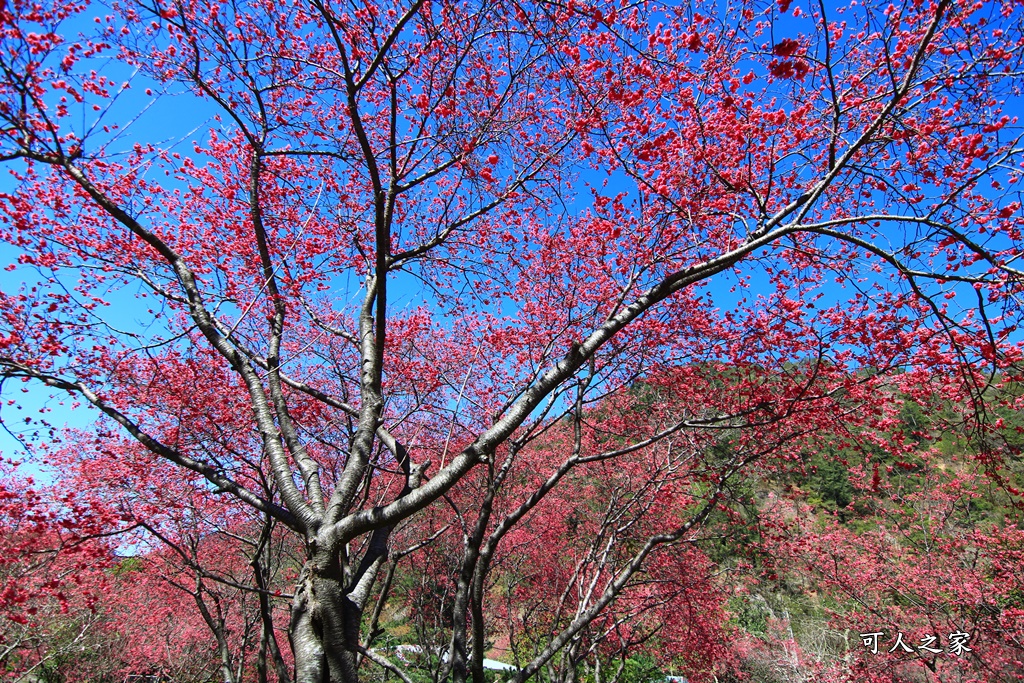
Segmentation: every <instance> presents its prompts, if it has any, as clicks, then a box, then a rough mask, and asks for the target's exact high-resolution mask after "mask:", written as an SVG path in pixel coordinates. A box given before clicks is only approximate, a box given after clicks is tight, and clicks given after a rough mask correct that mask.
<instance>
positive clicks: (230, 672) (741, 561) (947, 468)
mask: <svg viewBox="0 0 1024 683" xmlns="http://www.w3.org/2000/svg"><path fill="white" fill-rule="evenodd" d="M706 370H707V369H705V371H706ZM716 371H717V372H718V378H717V379H716V380H715V381H716V382H718V383H719V384H721V385H722V386H723V388H724V386H725V385H726V384H727V380H726V379H723V378H725V377H727V376H728V375H729V374H730V372H729V370H728V369H723V368H717V369H716ZM750 373H751V370H749V369H748V370H745V371H744V372H743V373H740V374H742V375H744V376H749V374H750ZM684 374H685V375H686V376H687V382H688V383H689V385H690V386H692V384H693V382H694V381H695V378H696V377H698V376H701V375H702V374H703V375H704V376H709V375H707V374H706V372H704V373H701V372H695V371H694V370H693V369H690V370H687V371H684ZM862 379H863V378H862ZM679 386H681V385H680V384H679V377H677V376H672V377H666V378H664V379H663V380H662V381H661V382H645V383H643V384H637V385H635V386H634V387H633V388H632V390H631V391H630V392H629V396H630V398H629V400H628V401H620V402H607V403H605V404H601V405H598V406H595V407H594V408H593V409H592V410H591V411H589V412H588V414H587V417H586V419H584V420H583V421H582V423H581V424H580V425H576V426H575V427H572V426H570V425H568V424H560V423H557V422H555V423H552V424H551V425H549V428H548V430H547V432H546V436H545V438H544V439H543V440H541V441H540V442H538V443H537V444H536V445H534V446H533V447H532V449H531V453H530V454H529V456H527V457H529V458H535V459H537V461H538V468H539V466H540V464H541V463H542V462H544V461H550V460H551V459H553V458H557V457H558V456H559V453H562V452H564V451H565V450H566V449H572V448H574V447H575V448H580V449H582V448H586V449H587V452H590V450H591V449H603V450H602V453H608V452H613V451H614V450H615V445H616V444H619V443H629V430H630V429H632V428H635V427H636V421H639V420H648V421H649V420H659V419H664V417H665V416H666V415H668V414H670V413H672V412H673V411H679V410H683V409H684V408H683V407H682V406H683V405H685V403H683V402H681V401H680V400H679V399H680V397H678V396H674V393H675V392H674V388H675V387H679ZM1018 393H1019V392H1018V391H1017V389H1016V385H1015V384H1012V383H1008V384H1006V385H1005V386H1002V387H1000V388H993V389H991V390H990V395H989V396H987V397H986V398H987V402H986V405H987V407H988V408H989V409H991V410H993V411H994V412H993V413H992V414H991V415H989V416H988V420H989V421H988V423H987V425H988V426H987V428H985V430H984V431H980V429H979V427H980V425H979V423H977V422H975V421H973V420H971V421H967V420H965V417H966V416H965V415H964V413H963V406H958V405H951V404H949V403H948V402H945V401H943V400H942V399H941V397H938V396H932V399H933V400H932V401H930V402H914V401H912V400H910V399H909V397H906V396H902V395H899V396H894V397H893V401H892V402H891V405H893V406H896V408H894V409H893V410H891V411H889V412H882V413H879V414H876V415H874V416H872V417H871V418H870V419H867V420H866V421H865V422H864V424H862V425H861V426H860V427H859V428H857V429H856V430H852V431H850V430H847V431H843V432H837V431H828V430H826V429H824V428H822V429H818V430H816V431H813V432H811V433H809V434H807V435H806V436H801V437H800V438H798V439H795V440H792V441H790V442H788V443H787V444H786V445H785V446H784V447H779V446H778V445H776V448H775V449H773V450H771V451H765V452H762V453H759V454H758V455H757V460H755V461H753V462H751V463H750V466H755V467H756V472H757V474H756V476H748V477H746V478H744V479H743V480H741V481H737V482H736V483H735V485H729V486H728V491H727V494H726V495H724V496H723V497H722V498H721V499H720V501H719V505H718V506H717V507H716V509H715V510H714V511H713V512H712V513H711V514H710V515H708V517H707V518H706V519H705V520H704V522H703V524H702V527H701V529H700V530H699V532H697V533H695V534H694V535H693V536H692V537H690V538H689V539H688V540H687V542H686V543H685V544H683V545H677V546H673V547H670V548H666V549H665V550H664V551H661V552H659V553H657V554H655V555H654V556H653V557H652V558H651V560H650V561H649V562H648V563H647V565H646V566H645V568H644V570H643V571H642V572H639V573H638V574H637V575H636V576H635V577H634V578H632V579H631V580H630V582H629V585H628V586H627V587H626V588H625V590H624V591H623V592H622V594H621V596H620V597H619V598H618V600H616V601H615V602H614V603H613V604H612V605H611V606H610V607H609V608H608V609H607V610H606V611H605V612H604V613H603V614H602V616H601V617H600V618H599V619H596V620H594V621H593V622H592V623H591V624H590V626H589V627H588V629H586V631H585V634H584V637H582V638H580V639H579V640H577V641H576V642H574V644H573V647H571V648H570V649H568V650H567V651H566V652H564V653H563V654H562V655H561V656H559V657H557V658H556V659H554V660H553V661H552V662H551V663H550V664H549V665H548V666H545V667H543V668H542V669H540V670H539V671H538V672H537V674H536V675H537V676H538V678H539V679H540V680H545V681H549V680H550V681H559V682H564V681H580V682H583V681H586V682H587V683H614V682H621V683H637V682H638V681H656V680H660V679H661V678H663V677H664V676H665V675H676V676H683V677H685V678H687V679H688V680H691V681H695V682H696V681H715V680H717V681H753V682H763V683H776V682H778V683H783V682H786V683H788V682H793V681H811V680H817V681H854V680H856V681H893V680H895V681H908V682H909V681H930V680H939V681H992V682H994V681H1009V680H1017V679H1019V677H1020V675H1021V671H1022V670H1024V669H1022V667H1021V661H1022V657H1024V648H1022V642H1024V641H1022V638H1024V602H1022V596H1024V573H1022V571H1021V568H1022V567H1024V530H1022V529H1021V528H1020V527H1019V524H1020V520H1021V512H1022V510H1021V505H1022V502H1024V497H1022V495H1021V490H1020V485H1021V475H1022V473H1024V464H1022V462H1021V455H1020V448H1019V446H1020V444H1021V443H1022V442H1024V433H1022V429H1021V424H1022V423H1024V420H1022V418H1020V417H1019V415H1018V412H1017V410H1016V408H1015V403H1016V401H1017V394H1018ZM919 397H920V395H919ZM847 407H849V408H853V407H855V406H854V404H852V403H848V404H847ZM967 425H974V427H975V429H973V430H966V429H965V427H966V426H967ZM574 429H575V430H576V431H578V432H579V431H585V432H586V434H585V435H583V434H580V433H577V434H574V433H573V431H574ZM71 436H73V437H74V440H73V441H72V442H71V443H70V444H69V445H68V446H66V447H63V448H57V449H56V450H54V452H53V453H52V454H51V460H50V462H51V465H52V466H54V467H55V468H56V469H55V470H54V476H55V478H57V480H58V486H56V487H40V486H38V485H35V486H33V484H32V483H31V482H27V481H25V480H24V479H20V478H19V477H18V475H17V472H16V470H14V469H13V468H10V467H8V468H7V470H5V479H4V482H5V483H4V497H3V500H4V503H3V505H4V507H3V509H2V514H3V516H2V520H3V524H4V533H3V539H4V540H3V543H4V549H5V552H4V558H5V559H4V564H3V578H4V592H3V593H2V596H3V602H2V604H3V607H4V612H3V622H2V626H3V631H2V633H0V639H2V641H0V642H2V643H3V645H4V652H3V664H4V667H5V669H6V671H7V673H8V675H9V676H13V677H14V680H22V681H45V682H46V683H51V682H52V683H63V682H68V683H72V682H78V681H82V682H85V681H91V682H95V683H99V682H101V681H122V680H143V679H134V678H132V677H133V676H146V675H149V676H156V677H157V678H158V679H159V677H161V676H163V677H165V678H166V679H167V680H173V681H180V682H182V683H184V682H189V683H191V682H196V683H198V682H199V681H207V680H225V678H224V677H229V679H227V680H232V681H238V682H239V683H241V682H242V681H257V680H258V681H264V680H286V679H288V677H289V676H290V670H291V666H292V663H291V661H290V654H289V652H288V648H287V645H286V643H287V624H288V607H287V604H288V602H289V601H290V600H291V599H292V596H291V595H289V594H288V590H289V588H288V587H289V585H291V584H292V583H293V582H294V580H295V578H296V576H297V574H298V572H299V571H300V568H301V564H302V560H301V548H296V547H294V546H293V545H291V544H290V543H289V542H288V541H287V538H286V537H284V536H282V535H281V534H280V533H278V532H277V531H276V530H275V529H274V525H273V524H268V523H267V521H266V520H262V521H261V520H259V519H254V518H248V519H247V518H238V517H233V516H232V515H231V514H230V511H229V509H227V508H225V507H218V506H216V505H213V506H211V505H210V504H209V502H208V501H207V500H206V499H205V498H204V497H202V496H198V495H195V493H194V489H193V488H192V487H193V486H194V484H192V485H190V484H189V482H188V481H186V480H181V478H180V477H176V474H177V473H176V471H175V470H174V469H173V468H163V469H161V468H159V467H157V466H156V465H155V463H154V462H153V461H152V458H151V457H150V456H147V455H145V454H144V453H142V452H137V453H136V456H137V457H139V458H140V461H139V463H138V466H140V467H147V468H149V469H150V470H151V472H150V474H151V481H152V486H151V487H149V488H146V489H142V490H139V489H128V488H126V487H125V486H124V485H123V481H124V479H123V478H122V477H121V475H120V474H119V472H117V471H116V470H115V471H104V470H103V468H102V463H103V462H104V460H103V459H102V457H100V453H99V450H101V449H99V448H98V444H99V442H98V441H97V442H94V444H93V446H92V447H91V449H94V450H97V454H96V455H97V457H96V458H95V459H93V458H90V457H84V458H83V452H82V448H83V445H84V446H85V448H86V449H87V450H88V449H90V447H89V446H88V445H85V444H84V439H85V435H84V434H76V435H69V437H71ZM690 437H691V435H688V434H687V433H686V431H685V430H682V431H680V432H679V433H678V434H676V435H675V436H674V437H673V439H672V441H671V442H670V443H659V444H658V445H657V446H650V447H647V448H644V449H640V450H637V451H635V452H633V453H632V454H631V455H630V461H629V462H628V464H625V465H624V463H623V462H621V461H619V462H617V464H616V467H614V468H611V467H608V466H607V463H606V461H605V460H603V459H599V458H595V459H594V460H593V461H592V462H588V463H586V464H585V466H584V467H582V468H581V469H580V470H579V471H577V472H575V473H573V475H572V478H571V480H570V481H567V482H565V483H564V484H563V485H562V486H561V487H560V488H559V493H558V495H555V496H550V497H548V498H547V499H546V500H545V501H544V504H543V505H539V506H537V508H535V509H533V510H532V511H531V512H530V515H529V519H528V520H526V522H525V523H524V524H522V525H520V526H519V527H518V528H517V529H516V530H515V531H514V532H513V533H510V534H509V536H508V537H507V538H506V539H505V540H504V544H503V547H502V548H501V550H499V551H496V552H495V554H494V557H493V559H492V567H493V568H492V570H491V572H490V574H489V575H488V577H487V583H486V586H485V587H484V591H483V596H482V597H483V604H482V605H481V607H482V609H486V610H487V612H488V614H489V616H490V618H491V620H490V622H489V623H490V624H491V627H490V628H489V629H488V631H486V632H485V633H484V634H483V637H484V638H485V639H486V640H487V648H488V653H487V654H488V656H489V657H490V658H492V659H493V660H496V661H500V662H503V663H505V664H509V665H513V666H516V665H522V663H524V662H528V661H530V660H531V659H532V658H533V657H534V656H535V655H536V652H537V651H538V650H539V649H541V648H543V647H544V646H546V645H547V644H548V642H549V639H550V634H551V633H552V632H557V631H558V630H559V628H561V627H562V624H564V623H565V622H567V621H571V620H572V619H573V618H574V617H575V616H576V615H577V614H578V612H579V611H580V610H582V609H585V608H586V607H587V605H588V600H593V599H594V595H593V594H594V590H595V589H594V587H595V585H598V584H599V582H600V581H603V580H605V578H606V576H607V575H608V573H609V572H610V571H611V570H610V569H609V567H613V566H614V562H615V561H616V558H617V557H619V556H623V555H628V554H630V553H632V552H635V548H636V544H637V543H640V542H642V539H643V538H645V536H647V535H648V534H649V533H650V532H651V530H656V529H657V528H659V527H663V526H664V518H665V517H666V516H669V517H671V516H685V515H686V514H687V508H688V507H689V506H691V505H693V502H692V501H695V500H699V497H700V495H701V490H702V489H704V488H705V487H706V486H707V484H706V481H707V480H708V477H709V472H710V471H711V470H712V469H713V468H715V467H722V466H726V465H725V464H726V463H732V462H734V461H735V455H736V453H737V452H738V449H744V448H749V445H743V444H742V443H741V442H740V441H738V440H737V438H736V437H737V435H736V434H735V433H733V431H732V430H723V431H722V432H720V433H718V434H717V435H716V436H715V438H714V440H713V441H709V442H706V443H702V444H699V445H697V444H695V443H694V442H693V441H692V439H691V438H690ZM584 443H585V444H586V446H583V444H584ZM105 447H109V445H108V446H105ZM126 447H127V448H130V444H126ZM125 455H127V454H125ZM122 460H123V458H122ZM997 463H998V464H997ZM522 476H523V477H524V479H523V480H522V481H519V482H516V485H517V486H523V487H526V488H527V489H529V488H530V487H531V486H533V485H534V484H535V482H531V481H529V475H527V474H524V475H522ZM60 477H73V478H80V481H81V480H82V479H86V478H88V479H89V485H90V486H89V488H90V489H91V490H92V491H98V492H99V495H96V496H92V497H91V498H90V502H89V503H88V504H87V505H82V504H79V502H78V501H75V500H73V499H64V500H61V499H58V498H56V497H54V492H55V491H56V490H58V489H59V483H65V484H66V483H67V482H60ZM465 495H466V496H468V497H471V496H473V495H476V494H474V493H472V492H471V493H468V494H465ZM468 504H470V503H469V502H468V501H467V500H465V499H460V498H453V499H452V500H450V501H446V503H445V504H444V505H436V506H434V507H433V508H432V509H431V511H430V512H429V514H428V515H427V516H426V517H424V518H422V520H421V521H420V522H418V523H417V524H415V525H412V524H410V525H406V526H405V527H403V528H401V529H400V530H398V532H397V533H398V538H400V539H401V544H400V546H399V547H400V548H401V549H400V550H399V551H398V552H395V553H393V554H392V555H391V557H390V560H389V564H388V567H387V570H386V576H385V578H384V580H383V581H382V583H381V586H380V589H379V590H378V591H377V592H376V593H375V595H374V596H373V597H374V607H373V619H372V621H371V622H370V623H369V624H368V627H367V631H366V632H365V633H364V635H363V638H364V639H365V641H366V642H367V643H369V644H370V646H371V648H372V649H371V650H369V651H368V652H367V653H366V656H367V657H377V658H380V659H381V661H385V660H388V661H390V660H392V659H393V660H395V661H396V662H397V663H398V664H400V665H401V666H402V671H403V674H402V675H404V676H406V677H408V678H409V679H411V680H412V681H414V682H415V683H425V682H427V681H436V680H437V677H438V675H439V674H440V673H441V672H442V671H443V668H444V664H445V658H446V654H445V653H446V652H447V651H448V648H449V647H450V642H449V640H448V638H449V635H448V634H449V633H450V620H451V604H452V601H453V600H454V597H455V593H456V587H457V583H458V580H459V563H458V561H457V560H458V557H459V554H460V550H461V546H462V543H463V538H462V534H463V533H464V529H462V527H461V524H462V520H461V519H460V514H459V512H458V510H459V508H460V507H462V506H463V505H468ZM154 509H159V510H161V511H162V512H161V515H160V517H159V520H158V521H156V520H155V517H154V515H153V512H152V511H153V510H154ZM115 531H119V532H120V533H118V534H117V535H111V536H107V535H106V534H111V533H112V532H115ZM282 644H285V645H284V647H282ZM486 675H487V676H488V678H498V679H502V678H503V677H507V676H508V675H509V673H508V672H505V673H501V672H497V671H490V672H488V673H487V674H486ZM392 678H393V679H396V680H397V679H398V678H399V676H398V675H397V673H396V674H395V675H393V676H389V675H388V674H383V676H382V680H388V679H392ZM147 680H148V679H147Z"/></svg>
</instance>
